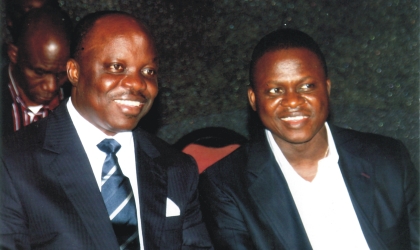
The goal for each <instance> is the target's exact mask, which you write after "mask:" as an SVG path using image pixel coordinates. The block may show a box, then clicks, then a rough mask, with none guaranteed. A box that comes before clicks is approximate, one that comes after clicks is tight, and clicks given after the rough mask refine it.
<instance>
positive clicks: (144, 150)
mask: <svg viewBox="0 0 420 250" xmlns="http://www.w3.org/2000/svg"><path fill="white" fill-rule="evenodd" d="M133 138H134V145H135V148H136V165H137V180H138V182H139V196H140V214H141V223H142V234H143V244H144V247H145V249H158V248H159V246H160V240H161V238H162V232H163V228H164V226H165V219H166V199H167V197H168V192H167V189H168V188H167V187H168V183H167V182H168V177H167V171H166V169H167V166H166V165H165V164H163V162H162V158H165V157H164V156H162V155H161V153H160V151H159V150H158V148H157V147H156V146H155V144H154V142H155V140H156V139H154V138H152V137H151V136H150V135H149V134H148V133H146V132H145V131H143V130H141V129H140V128H137V129H135V130H134V131H133Z"/></svg>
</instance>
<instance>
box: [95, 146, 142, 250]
mask: <svg viewBox="0 0 420 250" xmlns="http://www.w3.org/2000/svg"><path fill="white" fill-rule="evenodd" d="M97 146H98V148H99V149H100V150H101V151H103V152H105V153H106V154H107V155H106V158H105V162H104V165H103V167H102V187H101V193H102V197H103V199H104V201H105V205H106V209H107V210H108V214H109V219H110V220H111V222H112V226H113V228H114V232H115V235H116V236H117V240H118V244H119V245H120V249H121V250H122V249H133V250H134V249H136V250H137V249H140V245H139V244H140V243H139V234H138V227H137V216H136V203H135V201H134V195H133V190H132V188H131V185H130V180H129V179H128V178H127V177H126V176H124V174H123V173H122V171H121V168H120V166H119V165H118V159H117V156H116V153H117V152H118V150H119V149H120V148H121V145H120V144H119V143H118V142H117V141H116V140H114V139H104V140H103V141H101V142H100V143H99V144H98V145H97Z"/></svg>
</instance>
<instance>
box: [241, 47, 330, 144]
mask: <svg viewBox="0 0 420 250" xmlns="http://www.w3.org/2000/svg"><path fill="white" fill-rule="evenodd" d="M253 71H254V74H253V75H254V87H253V88H249V90H248V98H249V102H250V104H251V107H252V108H253V110H255V111H257V113H258V115H259V116H260V119H261V121H262V123H263V124H264V126H265V127H266V128H267V129H268V130H270V131H271V132H272V134H273V137H274V139H275V140H276V142H277V144H279V145H281V144H282V143H292V144H301V143H306V142H309V141H311V140H312V139H313V138H314V137H316V136H320V133H319V132H320V130H321V128H323V127H324V123H325V121H326V119H327V117H328V112H329V100H328V99H329V93H330V81H329V79H327V78H326V76H325V73H324V70H323V68H322V64H321V62H320V60H319V59H318V57H317V56H316V55H315V54H314V53H313V52H311V51H310V50H308V49H305V48H290V49H283V50H276V51H270V52H267V53H266V54H264V55H263V56H262V57H261V58H260V59H259V60H258V61H257V63H256V65H255V67H254V69H253Z"/></svg>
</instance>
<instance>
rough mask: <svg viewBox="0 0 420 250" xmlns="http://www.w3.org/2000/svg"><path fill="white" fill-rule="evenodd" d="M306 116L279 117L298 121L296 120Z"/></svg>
mask: <svg viewBox="0 0 420 250" xmlns="http://www.w3.org/2000/svg"><path fill="white" fill-rule="evenodd" d="M305 118H306V116H292V117H285V118H281V119H282V120H283V121H298V120H302V119H305Z"/></svg>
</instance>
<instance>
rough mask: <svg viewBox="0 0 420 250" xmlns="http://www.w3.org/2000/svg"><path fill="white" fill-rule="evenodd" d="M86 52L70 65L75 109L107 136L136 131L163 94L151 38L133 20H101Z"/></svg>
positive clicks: (113, 17)
mask: <svg viewBox="0 0 420 250" xmlns="http://www.w3.org/2000/svg"><path fill="white" fill-rule="evenodd" d="M82 47H83V51H81V52H80V55H79V56H78V58H76V60H70V61H69V62H68V65H67V67H68V75H69V79H70V81H71V82H72V84H73V90H72V102H73V104H74V106H75V108H76V109H77V110H78V112H79V113H80V114H81V115H82V116H83V117H84V118H85V119H87V120H88V121H89V122H90V123H92V124H93V125H95V126H96V127H97V128H99V129H100V130H101V131H103V132H104V133H105V134H108V135H114V134H116V133H118V132H122V131H129V130H132V129H133V128H134V127H135V126H136V125H137V123H138V122H139V121H140V119H141V118H142V117H143V116H144V115H146V113H147V112H148V111H149V110H150V108H151V106H152V104H153V100H154V99H155V97H156V95H157V93H158V83H157V70H158V64H157V57H156V53H155V48H154V44H153V42H152V40H151V38H150V37H149V35H148V34H147V33H146V32H145V30H144V28H143V27H141V26H140V25H139V24H138V23H137V22H136V21H135V20H134V19H132V18H129V17H127V16H124V15H109V16H105V17H103V18H101V19H99V20H98V21H96V23H95V25H94V27H93V28H92V29H91V30H90V31H89V34H88V35H87V37H86V38H85V41H84V42H83V44H82Z"/></svg>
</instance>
